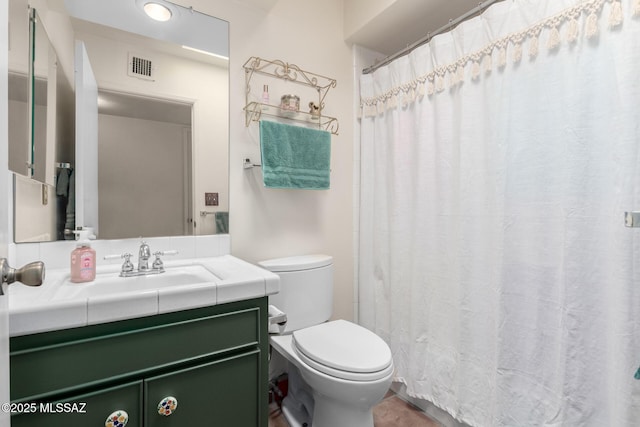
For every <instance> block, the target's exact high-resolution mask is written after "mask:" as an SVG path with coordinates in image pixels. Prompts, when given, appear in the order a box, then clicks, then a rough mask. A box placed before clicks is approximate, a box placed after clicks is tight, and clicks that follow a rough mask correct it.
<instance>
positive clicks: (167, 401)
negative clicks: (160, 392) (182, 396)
mask: <svg viewBox="0 0 640 427" xmlns="http://www.w3.org/2000/svg"><path fill="white" fill-rule="evenodd" d="M177 408H178V399H176V398H175V397H173V396H167V397H165V398H164V399H162V400H161V401H160V403H158V414H160V415H164V416H165V417H168V416H169V415H171V414H173V413H174V412H175V411H176V409H177Z"/></svg>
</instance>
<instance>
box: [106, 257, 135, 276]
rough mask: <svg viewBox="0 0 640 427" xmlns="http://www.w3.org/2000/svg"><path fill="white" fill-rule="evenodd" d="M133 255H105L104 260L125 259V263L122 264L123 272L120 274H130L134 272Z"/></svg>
mask: <svg viewBox="0 0 640 427" xmlns="http://www.w3.org/2000/svg"><path fill="white" fill-rule="evenodd" d="M132 256H133V255H132V254H130V253H129V252H125V253H123V254H121V255H105V256H104V259H105V260H107V259H120V258H122V259H124V262H123V263H122V270H121V271H120V274H123V273H130V272H132V271H133V263H132V262H131V257H132Z"/></svg>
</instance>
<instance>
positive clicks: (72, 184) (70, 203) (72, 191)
mask: <svg viewBox="0 0 640 427" xmlns="http://www.w3.org/2000/svg"><path fill="white" fill-rule="evenodd" d="M68 194H69V198H68V199H67V219H66V221H65V223H64V228H65V230H75V229H76V175H75V173H73V170H72V171H71V173H70V174H69V193H68Z"/></svg>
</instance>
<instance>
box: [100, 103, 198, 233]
mask: <svg viewBox="0 0 640 427" xmlns="http://www.w3.org/2000/svg"><path fill="white" fill-rule="evenodd" d="M98 113H99V114H98V135H99V136H98V191H99V193H100V200H99V210H98V211H99V212H98V218H99V221H100V227H99V229H100V233H99V236H100V238H102V239H118V238H126V237H131V236H135V235H140V236H181V235H189V234H193V229H192V226H191V224H192V221H190V218H191V211H192V209H191V206H192V201H191V194H192V189H191V175H192V170H191V163H192V159H191V105H190V104H186V103H179V102H173V101H170V100H161V99H156V98H150V97H145V96H135V95H131V94H124V93H117V92H112V91H100V93H99V96H98ZM159 190H160V191H159ZM122 218H126V219H127V220H126V221H122V220H121V219H122Z"/></svg>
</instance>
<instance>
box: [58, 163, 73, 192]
mask: <svg viewBox="0 0 640 427" xmlns="http://www.w3.org/2000/svg"><path fill="white" fill-rule="evenodd" d="M70 173H71V170H70V169H67V168H59V169H58V176H57V177H56V195H57V196H65V197H67V196H68V195H69V174H70Z"/></svg>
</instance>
